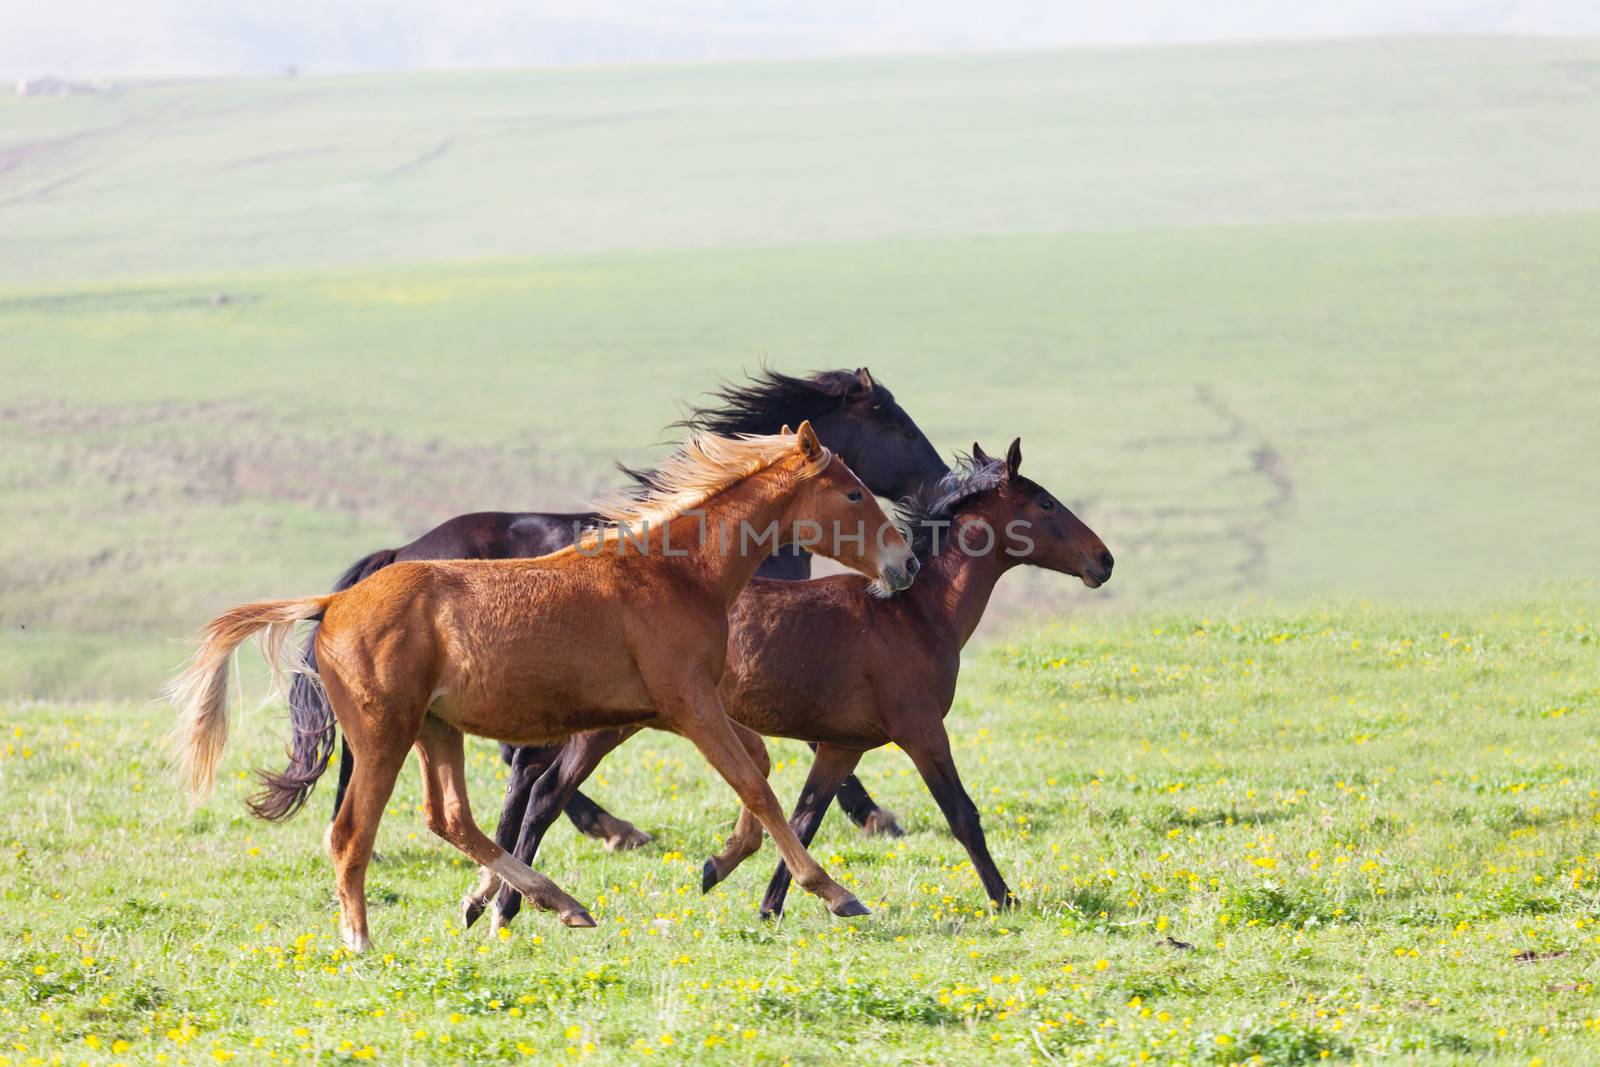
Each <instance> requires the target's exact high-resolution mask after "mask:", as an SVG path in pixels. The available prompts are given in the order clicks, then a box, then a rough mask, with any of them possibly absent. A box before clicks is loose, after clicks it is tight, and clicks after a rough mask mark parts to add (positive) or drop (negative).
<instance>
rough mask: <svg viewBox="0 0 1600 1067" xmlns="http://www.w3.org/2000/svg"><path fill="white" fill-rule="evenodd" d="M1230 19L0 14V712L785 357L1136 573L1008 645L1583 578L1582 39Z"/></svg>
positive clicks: (1400, 19)
mask: <svg viewBox="0 0 1600 1067" xmlns="http://www.w3.org/2000/svg"><path fill="white" fill-rule="evenodd" d="M1210 7H1214V5H1210V6H1207V5H1194V4H1190V3H1184V2H1178V0H1170V2H1169V0H1144V2H1135V3H1111V2H1109V0H1108V2H1104V3H1071V4H1046V3H1042V2H1041V3H1033V2H1015V3H1006V2H1001V3H984V4H976V3H970V2H956V0H938V2H935V3H927V4H921V5H917V6H916V7H915V8H914V9H913V8H907V7H905V6H903V5H889V4H860V3H850V4H846V3H842V2H834V0H826V2H820V3H808V4H798V3H780V4H755V3H749V2H743V0H726V2H714V0H704V2H696V0H677V2H665V3H651V4H644V3H597V4H572V3H535V4H513V3H510V2H497V0H484V2H469V3H460V4H454V5H449V6H448V7H445V6H441V5H433V4H422V3H416V2H410V0H405V2H399V3H383V4H378V3H352V4H340V5H328V4H325V3H317V4H313V3H310V2H309V0H295V2H287V3H282V2H280V3H271V4H268V3H261V2H240V0H221V2H217V3H212V4H208V5H204V6H203V7H202V6H197V5H193V4H189V3H179V2H176V0H138V2H131V3H124V4H117V5H111V4H102V3H90V2H87V0H67V2H51V3H43V2H37V0H0V75H3V76H4V77H5V78H6V79H7V82H6V84H7V85H8V86H9V89H8V90H7V91H6V92H5V94H4V95H3V96H0V531H3V532H0V694H10V695H13V696H39V697H47V696H48V697H76V696H102V695H121V696H134V697H139V696H142V695H144V694H147V693H152V692H153V689H154V683H155V681H156V680H158V679H159V678H161V677H162V676H163V675H164V674H165V673H166V672H167V671H168V670H169V669H170V668H171V667H172V666H173V665H174V663H175V662H177V661H178V660H179V659H181V658H182V655H183V649H182V648H181V647H180V646H179V645H177V644H176V643H175V639H176V638H178V637H180V636H184V635H187V634H190V633H192V632H193V631H194V630H195V629H196V628H197V627H198V626H199V624H200V623H201V622H203V621H204V620H205V619H206V618H208V617H209V616H210V615H211V614H212V613H213V612H215V611H216V610H218V609H220V608H222V607H224V606H226V605H228V604H231V603H234V602H236V601H239V600H243V599H252V598H259V597H264V596H287V595H299V594H305V593H311V592H316V591H319V590H322V589H324V588H326V587H327V586H328V585H329V584H330V583H331V581H332V580H333V579H334V577H335V576H336V575H337V574H339V572H340V571H342V570H343V569H344V567H345V566H346V565H347V564H348V563H350V562H352V561H353V560H354V559H355V558H357V557H358V556H360V555H363V554H365V553H366V552H368V551H370V550H372V549H374V548H378V547H383V546H385V545H395V544H399V543H403V542H405V541H407V540H410V539H411V538H413V537H415V536H416V535H417V534H419V533H421V532H422V531H424V530H426V529H427V528H429V527H430V526H432V525H434V524H435V523H437V522H439V521H441V520H443V519H445V518H448V517H449V516H451V515H453V514H456V513H457V512H461V511H466V510H472V509H479V508H508V509H534V508H548V509H555V510H562V509H570V508H573V507H575V506H580V505H582V504H583V503H584V502H585V501H586V500H587V499H589V498H591V497H592V496H593V495H594V494H595V493H597V492H598V491H600V490H603V489H605V488H607V487H608V486H610V485H611V484H612V482H613V480H614V476H613V475H612V473H611V471H610V468H609V464H610V462H611V461H612V460H613V459H622V460H625V461H628V462H633V463H639V462H648V461H649V460H650V459H651V458H653V457H658V456H659V455H660V454H661V451H662V449H664V448H665V447H667V446H668V445H669V444H670V441H671V433H670V431H667V430H666V429H665V426H666V424H667V423H669V422H670V421H671V420H672V419H674V418H676V417H677V415H678V413H679V404H680V403H681V402H684V401H692V400H695V399H696V398H698V397H699V396H700V395H701V394H702V393H703V392H704V391H705V390H706V389H708V388H711V387H713V386H714V385H716V384H717V383H718V381H719V380H720V379H725V378H737V377H739V376H740V375H741V374H742V373H743V372H745V371H747V370H755V369H757V368H759V367H760V366H762V365H763V364H766V365H769V366H771V367H774V368H776V369H780V370H784V371H788V372H791V373H798V372H803V371H807V370H814V369H827V368H835V367H845V368H855V367H859V366H867V367H870V368H871V370H872V372H873V374H874V375H875V376H876V377H877V378H878V379H879V380H880V381H881V382H883V383H884V384H886V385H888V386H889V387H890V388H891V389H892V390H893V391H894V392H895V393H896V395H897V397H898V399H899V400H900V401H901V403H902V404H903V405H904V406H905V408H906V409H907V410H908V411H909V412H910V413H911V414H912V415H913V416H914V417H915V418H916V419H917V420H918V421H919V423H920V424H921V426H922V428H923V429H924V430H925V431H926V432H927V433H928V435H929V436H930V437H931V438H932V439H933V440H934V441H935V443H936V444H937V445H939V446H940V448H941V449H942V450H943V451H946V452H950V451H952V450H954V449H957V448H966V447H969V446H970V444H971V442H972V441H973V440H974V439H977V440H980V441H982V442H983V443H984V445H985V446H986V447H988V448H989V449H990V450H991V451H993V450H997V449H999V448H1003V447H1004V445H1005V443H1006V442H1007V441H1008V440H1009V439H1010V438H1011V437H1013V436H1018V435H1020V436H1021V437H1022V439H1023V446H1024V452H1025V455H1026V457H1027V464H1026V469H1027V471H1028V473H1029V474H1031V475H1032V476H1033V477H1035V478H1036V479H1038V480H1040V481H1041V482H1043V483H1044V484H1045V485H1047V486H1049V487H1050V488H1052V489H1053V490H1055V491H1056V492H1057V493H1058V494H1059V495H1060V496H1062V497H1063V498H1064V499H1066V500H1068V501H1069V502H1071V503H1072V504H1073V506H1075V507H1076V508H1077V509H1078V510H1079V511H1080V513H1081V514H1082V515H1083V516H1084V517H1085V519H1086V520H1087V521H1089V522H1090V524H1091V525H1093V526H1094V527H1095V528H1096V529H1097V530H1098V531H1099V532H1100V533H1101V534H1102V535H1103V537H1104V538H1105V540H1106V541H1107V543H1108V544H1109V545H1110V546H1111V548H1112V549H1113V551H1115V552H1116V554H1117V557H1118V568H1117V576H1116V578H1115V580H1114V581H1113V582H1112V583H1111V584H1110V585H1109V586H1107V587H1106V588H1105V589H1103V590H1100V591H1098V592H1095V593H1089V592H1088V591H1086V590H1083V589H1081V588H1076V587H1075V583H1071V582H1069V581H1067V580H1065V579H1061V578H1059V577H1058V576H1052V575H1040V574H1028V575H1017V576H1015V577H1014V578H1012V579H1008V583H1007V587H1006V593H1007V595H1006V597H1005V599H1004V602H1003V603H1001V604H1000V605H999V606H998V609H997V611H996V618H995V620H994V621H993V623H992V625H991V626H990V628H989V630H988V631H986V632H987V633H989V634H991V635H992V634H993V633H996V632H1001V631H1002V629H1003V628H1004V627H1005V626H1007V625H1010V624H1012V623H1014V621H1015V620H1017V619H1019V618H1022V617H1026V616H1031V615H1037V614H1041V613H1043V614H1050V615H1055V614H1063V613H1081V612H1086V611H1108V610H1109V611H1118V610H1128V609H1130V608H1132V607H1142V606H1146V605H1151V604H1161V603H1167V602H1171V603H1183V604H1190V605H1193V604H1199V605H1205V606H1207V607H1209V606H1211V605H1215V606H1216V607H1217V609H1218V610H1224V609H1225V608H1226V607H1227V606H1229V605H1233V604H1237V603H1240V602H1241V601H1244V600H1248V599H1252V598H1261V597H1270V598H1274V599H1278V600H1286V601H1297V600H1304V599H1311V598H1352V597H1353V598H1377V599H1383V598H1395V599H1400V598H1404V599H1407V600H1421V599H1431V600H1446V601H1450V602H1462V601H1465V600H1474V601H1477V600H1484V599H1493V598H1498V597H1514V596H1517V595H1520V594H1522V593H1525V592H1526V591H1528V590H1530V589H1537V588H1540V587H1542V586H1544V585H1547V584H1550V583H1560V584H1563V585H1572V584H1574V583H1576V585H1577V587H1578V588H1581V589H1586V590H1588V589H1592V585H1590V584H1585V583H1589V582H1590V581H1591V579H1592V578H1593V577H1594V575H1595V572H1596V565H1597V564H1600V535H1597V533H1596V529H1597V525H1600V522H1597V520H1600V506H1597V505H1596V488H1597V487H1596V476H1595V471H1597V470H1600V413H1597V408H1596V398H1597V396H1600V301H1597V300H1596V298H1595V294H1596V292H1597V290H1600V214H1597V212H1600V180H1597V178H1596V175H1597V173H1600V171H1597V166H1596V164H1597V162H1600V8H1597V7H1596V6H1595V5H1593V4H1588V3H1577V2H1567V0H1530V2H1514V0H1513V2H1482V0H1480V2H1469V0H1410V2H1403V3H1379V2H1376V0H1372V2H1368V0H1354V2H1343V3H1337V2H1336V3H1328V4H1321V5H1304V4H1300V3H1289V2H1276V0H1256V2H1249V3H1241V4H1233V5H1228V6H1227V9H1226V10H1223V11H1218V10H1211V9H1209V8H1210ZM1586 35H1597V36H1586Z"/></svg>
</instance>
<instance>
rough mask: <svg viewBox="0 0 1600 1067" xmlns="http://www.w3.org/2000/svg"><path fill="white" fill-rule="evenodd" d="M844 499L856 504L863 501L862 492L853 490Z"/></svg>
mask: <svg viewBox="0 0 1600 1067" xmlns="http://www.w3.org/2000/svg"><path fill="white" fill-rule="evenodd" d="M844 498H845V499H846V500H848V501H850V503H852V504H854V503H855V502H856V501H858V500H860V499H861V490H859V489H852V490H850V491H849V492H848V493H846V494H845V495H844Z"/></svg>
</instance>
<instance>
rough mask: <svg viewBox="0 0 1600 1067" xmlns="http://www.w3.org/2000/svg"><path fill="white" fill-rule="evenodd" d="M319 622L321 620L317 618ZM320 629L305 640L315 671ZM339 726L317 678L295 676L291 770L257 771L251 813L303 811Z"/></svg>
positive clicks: (382, 554)
mask: <svg viewBox="0 0 1600 1067" xmlns="http://www.w3.org/2000/svg"><path fill="white" fill-rule="evenodd" d="M394 557H395V550H394V549H392V548H384V549H379V550H378V551H377V552H374V553H372V555H370V556H367V557H366V558H364V559H361V560H359V561H357V562H356V564H355V565H354V566H352V567H351V568H350V569H349V570H347V571H345V572H344V573H343V574H341V575H340V576H339V580H338V581H337V582H335V583H334V584H333V592H335V593H339V592H343V591H344V590H346V589H349V588H350V587H351V586H352V585H355V584H356V583H357V582H359V581H360V580H361V579H363V578H365V577H366V576H367V575H369V574H371V573H373V572H374V571H379V570H382V569H383V568H384V567H387V566H388V565H389V564H391V563H393V562H394ZM318 618H319V619H320V618H321V616H318ZM316 643H317V628H316V626H314V625H313V626H312V628H311V633H310V634H309V635H308V636H307V637H306V647H305V661H306V665H307V666H309V667H310V668H311V670H312V671H313V672H315V671H316V669H317V650H316ZM337 727H338V723H337V722H336V721H335V720H334V717H333V707H332V705H330V704H329V703H328V694H327V693H326V692H324V691H323V689H322V686H321V685H320V684H318V682H317V680H316V677H315V674H309V675H308V674H304V673H301V674H296V675H295V676H294V683H293V684H292V685H291V686H290V687H289V728H290V737H289V766H288V767H287V768H286V769H285V770H284V771H283V772H282V773H277V774H274V773H273V772H271V771H257V772H256V777H257V778H258V779H260V781H261V791H260V792H259V793H257V794H256V795H255V796H253V797H251V798H250V800H249V801H248V803H249V805H250V811H251V812H252V813H253V814H254V815H255V816H256V817H257V818H259V819H271V820H273V821H274V822H276V821H278V820H281V819H287V818H288V817H289V816H291V815H293V814H294V813H295V812H297V811H299V810H300V809H301V808H302V807H303V806H304V805H305V802H306V799H307V798H308V797H310V796H311V790H312V789H314V788H315V787H316V784H317V779H318V778H321V777H322V772H323V771H326V770H327V769H328V762H329V760H331V759H332V758H333V752H334V743H335V742H336V741H337V740H338V734H337Z"/></svg>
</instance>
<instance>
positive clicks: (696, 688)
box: [650, 675, 868, 916]
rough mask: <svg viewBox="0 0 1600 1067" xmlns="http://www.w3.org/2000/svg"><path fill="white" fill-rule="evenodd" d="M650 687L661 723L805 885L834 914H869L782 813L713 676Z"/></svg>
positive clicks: (685, 679) (801, 885)
mask: <svg viewBox="0 0 1600 1067" xmlns="http://www.w3.org/2000/svg"><path fill="white" fill-rule="evenodd" d="M650 690H651V696H652V698H653V699H654V700H655V704H656V709H657V711H658V712H659V713H660V716H661V720H662V724H663V725H664V726H665V727H666V728H667V729H669V730H671V731H673V732H674V733H677V734H680V735H682V736H683V737H686V738H688V739H689V740H690V741H691V742H693V743H694V746H695V747H696V748H698V749H699V750H700V753H701V755H703V756H705V758H706V761H707V762H708V763H710V764H711V766H712V768H713V769H715V770H716V772H717V773H718V774H720V775H722V777H723V779H724V780H725V781H726V782H727V783H728V784H729V785H731V786H732V787H733V790H734V792H735V793H737V794H739V799H740V801H742V802H743V804H744V806H745V807H746V808H748V809H749V810H750V812H751V814H753V815H754V816H755V817H756V819H758V820H759V821H760V823H761V825H762V826H764V827H766V830H767V833H769V834H771V835H772V840H773V843H774V844H776V845H777V846H778V851H779V853H781V854H782V856H783V860H784V862H785V863H787V864H788V865H789V869H790V870H792V871H793V872H794V879H795V881H797V882H799V883H800V887H801V888H802V889H805V890H806V891H807V892H809V893H812V894H814V895H816V896H818V897H821V898H822V900H823V901H824V902H825V903H826V904H827V905H828V910H829V911H831V912H832V913H833V914H835V915H841V916H849V915H866V914H868V912H867V909H866V907H865V906H864V905H862V903H861V901H859V900H857V899H856V896H855V894H854V893H852V892H850V891H849V890H848V889H846V888H845V887H844V886H842V885H840V884H839V883H838V882H836V881H834V880H833V879H832V878H831V877H829V875H828V872H827V871H824V870H823V869H822V866H821V865H820V864H819V863H817V861H816V860H814V859H812V858H811V854H810V853H809V852H807V851H806V848H805V846H804V845H802V844H801V843H800V838H799V837H797V836H796V835H795V832H794V830H793V828H791V827H790V826H789V822H788V820H787V819H785V818H784V817H783V809H782V808H781V807H780V806H779V805H778V798H777V796H775V795H774V794H773V792H772V787H771V786H769V785H768V784H767V779H766V778H765V776H763V775H762V773H761V770H760V768H758V767H757V766H756V764H755V761H754V760H752V759H751V758H750V754H749V753H748V752H746V751H745V748H744V745H743V744H742V743H741V742H740V740H739V735H738V734H737V733H736V732H735V731H734V728H733V722H732V720H730V719H729V718H728V716H727V713H726V712H725V711H724V710H723V706H722V698H721V697H720V696H718V695H717V687H716V686H715V685H714V684H713V683H712V681H711V679H710V677H709V676H708V677H704V678H695V677H693V676H692V675H691V676H689V677H686V678H685V677H683V676H680V678H679V679H678V680H677V681H676V684H671V683H668V684H661V683H657V684H654V685H651V686H650Z"/></svg>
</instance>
